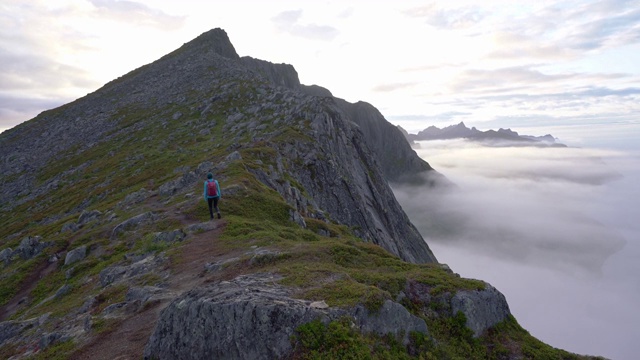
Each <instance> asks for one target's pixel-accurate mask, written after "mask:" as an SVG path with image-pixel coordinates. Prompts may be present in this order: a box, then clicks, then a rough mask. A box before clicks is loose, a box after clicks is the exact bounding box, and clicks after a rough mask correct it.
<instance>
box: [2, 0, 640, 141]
mask: <svg viewBox="0 0 640 360" xmlns="http://www.w3.org/2000/svg"><path fill="white" fill-rule="evenodd" d="M214 27H221V28H223V29H225V30H226V31H227V33H228V34H229V37H230V38H231V41H232V42H233V44H234V46H235V47H236V50H237V52H238V53H239V54H240V55H241V56H245V55H249V56H253V57H257V58H261V59H264V60H269V61H272V62H285V63H290V64H293V65H294V66H295V68H296V69H297V71H298V73H299V75H300V79H301V81H302V82H303V83H305V84H318V85H321V86H324V87H326V88H328V89H329V90H331V91H332V92H333V93H334V95H336V96H338V97H342V98H345V99H347V100H349V101H357V100H364V101H368V102H370V103H372V104H374V105H375V106H376V107H378V108H379V109H380V110H381V111H382V113H383V114H384V115H385V116H386V117H387V118H388V119H389V120H391V121H392V122H394V123H396V124H400V125H402V126H404V127H405V128H407V129H408V130H410V131H417V130H420V129H422V128H424V127H426V125H431V124H434V123H436V124H437V123H440V124H451V123H457V122H460V121H465V122H467V124H471V125H478V124H483V123H486V126H487V127H500V126H502V127H516V128H518V127H522V126H527V125H540V124H560V123H562V124H572V123H575V122H581V123H584V122H585V121H594V122H602V121H607V122H616V123H627V122H637V121H638V117H637V115H636V114H638V113H640V111H639V110H640V101H638V100H639V99H640V67H639V66H637V64H640V1H638V0H631V1H627V0H606V1H546V0H536V1H517V2H514V1H503V0H490V1H466V0H456V1H412V0H409V1H399V2H390V1H364V0H363V1H353V0H352V1H323V2H319V1H313V2H311V1H309V2H300V1H268V2H267V1H257V0H253V1H215V0H214V1H206V2H205V1H195V0H182V1H179V2H177V1H169V0H139V1H126V0H54V1H50V0H31V1H28V2H27V1H21V0H2V1H1V2H0V63H1V64H2V67H0V129H4V128H9V127H12V126H15V125H16V124H18V123H20V122H22V121H25V120H27V119H30V118H32V117H33V116H35V115H36V114H37V113H39V112H40V111H42V110H45V109H48V108H51V107H54V106H57V105H60V104H63V103H66V102H69V101H70V100H73V99H75V98H78V97H80V96H83V95H85V94H87V93H89V92H91V91H94V90H96V89H97V88H99V87H100V86H101V85H103V84H105V83H106V82H108V81H110V80H112V79H114V78H116V77H118V76H120V75H123V74H125V73H126V72H128V71H130V70H133V69H134V68H137V67H139V66H141V65H144V64H146V63H149V62H151V61H154V60H155V59H157V58H159V57H160V56H162V55H164V54H166V53H168V52H170V51H172V50H173V49H175V48H177V47H179V46H180V45H182V44H183V43H184V42H187V41H189V40H191V39H193V38H194V37H196V36H197V35H199V34H201V33H202V32H205V31H207V30H209V29H211V28H214Z"/></svg>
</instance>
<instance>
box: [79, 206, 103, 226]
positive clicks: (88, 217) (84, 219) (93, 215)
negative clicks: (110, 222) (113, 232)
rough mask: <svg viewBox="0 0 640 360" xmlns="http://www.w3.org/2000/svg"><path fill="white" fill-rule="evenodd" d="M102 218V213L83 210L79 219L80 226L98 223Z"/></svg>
mask: <svg viewBox="0 0 640 360" xmlns="http://www.w3.org/2000/svg"><path fill="white" fill-rule="evenodd" d="M100 216H102V212H100V211H98V210H92V211H86V210H83V211H82V213H81V214H80V217H78V225H84V224H87V223H90V222H92V221H96V220H98V219H99V218H100Z"/></svg>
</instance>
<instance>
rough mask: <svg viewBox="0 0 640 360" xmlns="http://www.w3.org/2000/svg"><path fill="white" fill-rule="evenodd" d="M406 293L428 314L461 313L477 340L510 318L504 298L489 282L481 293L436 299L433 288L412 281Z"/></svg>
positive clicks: (437, 297)
mask: <svg viewBox="0 0 640 360" xmlns="http://www.w3.org/2000/svg"><path fill="white" fill-rule="evenodd" d="M403 294H404V296H406V297H407V298H408V300H409V301H410V302H411V303H412V304H416V305H419V306H421V307H422V308H423V310H422V311H423V312H425V313H429V312H431V311H432V310H430V309H437V313H438V315H437V316H441V317H451V316H455V315H456V314H458V313H459V312H461V313H462V314H463V315H464V316H465V318H466V320H467V321H466V326H467V328H469V329H470V330H471V331H473V335H474V337H479V336H480V335H482V334H483V333H484V332H485V331H486V330H487V329H489V328H491V327H492V326H494V325H496V324H498V323H500V322H502V321H504V320H506V319H507V318H508V317H509V315H511V311H510V310H509V305H508V304H507V300H506V299H505V297H504V295H502V293H500V292H499V291H498V290H496V288H494V287H493V286H491V285H490V284H487V283H485V286H484V289H482V290H459V291H457V292H455V293H451V292H445V293H443V294H439V295H437V296H433V295H431V287H430V286H428V285H426V284H422V283H418V282H415V281H409V282H408V283H407V285H406V287H405V290H404V293H403Z"/></svg>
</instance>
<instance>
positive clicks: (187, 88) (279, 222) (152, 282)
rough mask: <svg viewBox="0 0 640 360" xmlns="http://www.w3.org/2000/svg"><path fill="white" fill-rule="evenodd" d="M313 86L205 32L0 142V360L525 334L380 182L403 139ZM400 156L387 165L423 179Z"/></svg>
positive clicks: (429, 349)
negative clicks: (216, 186)
mask: <svg viewBox="0 0 640 360" xmlns="http://www.w3.org/2000/svg"><path fill="white" fill-rule="evenodd" d="M310 94H312V95H310ZM329 95H330V93H328V91H326V90H324V89H322V88H320V87H314V86H302V85H300V84H299V83H298V82H297V75H296V74H295V70H294V69H293V68H292V67H291V66H289V65H275V64H269V63H266V62H262V61H259V60H255V59H250V58H242V59H241V58H239V57H238V55H237V54H236V52H235V50H234V49H233V46H232V45H231V43H230V42H229V40H228V38H227V36H226V34H225V33H224V31H222V30H220V29H215V30H212V31H209V32H207V33H205V34H203V35H201V36H200V37H198V38H196V39H195V40H193V41H191V42H189V43H187V44H185V45H184V46H182V47H181V48H179V49H177V50H176V51H174V52H172V53H170V54H168V55H166V56H164V57H163V58H161V59H159V60H158V61H156V62H154V63H152V64H149V65H146V66H143V67H141V68H139V69H137V70H134V71H132V72H131V73H129V74H127V75H125V76H123V77H121V78H119V79H116V80H114V81H112V82H110V83H108V84H106V85H105V86H104V87H103V88H101V89H99V90H98V91H96V92H94V93H92V94H90V95H87V96H86V97H84V98H81V99H78V100H76V101H74V102H73V103H70V104H67V105H65V106H62V107H60V108H57V109H52V110H49V111H46V112H44V113H42V114H40V115H39V116H38V117H36V118H35V119H33V120H31V121H28V122H26V123H24V124H22V125H20V126H18V127H16V128H14V129H11V130H9V131H6V132H4V133H3V134H2V135H0V154H2V159H1V161H0V174H1V175H0V196H1V200H2V202H1V205H0V239H1V241H2V242H1V245H0V260H2V261H1V263H0V266H2V272H1V273H0V321H1V322H0V355H2V357H4V358H11V357H13V358H23V357H27V356H30V355H33V354H38V356H41V357H42V358H47V357H50V356H53V355H55V356H62V357H67V358H72V359H85V358H92V359H113V358H118V357H122V358H140V357H141V356H142V355H143V354H144V356H145V357H147V358H162V359H165V358H167V359H172V358H175V359H178V358H179V359H187V358H202V357H203V356H211V355H212V354H218V355H220V356H228V357H229V358H242V359H259V358H273V357H290V356H298V355H299V356H305V354H312V353H320V354H325V355H326V356H331V354H333V355H335V354H337V353H336V352H339V351H344V349H343V346H342V345H341V344H342V343H340V344H336V343H333V345H332V342H331V341H327V339H331V338H332V337H333V336H338V337H339V338H340V339H344V336H347V337H348V338H349V339H351V340H350V341H351V342H350V343H351V344H352V345H354V346H352V347H350V348H349V350H348V351H350V353H349V354H342V353H340V354H342V355H344V356H351V357H352V358H359V357H361V355H363V354H370V353H371V351H374V352H375V351H379V350H380V349H394V350H393V351H396V352H397V353H396V355H397V356H404V357H412V356H413V357H418V356H422V357H443V356H444V357H468V356H470V354H477V353H478V352H481V353H483V354H487V356H489V355H490V353H491V352H492V351H493V350H491V349H494V348H496V346H498V345H500V344H502V343H503V342H505V341H506V342H507V343H508V344H512V343H513V342H519V343H522V342H523V341H524V340H522V339H530V336H529V337H527V336H528V334H526V332H524V330H522V329H520V328H519V327H517V324H516V323H515V321H514V320H513V319H512V317H511V316H510V314H509V309H508V306H507V304H506V301H505V299H504V297H503V296H502V295H501V294H500V293H499V292H497V291H496V290H495V289H493V288H492V287H491V286H490V285H488V284H485V283H484V282H481V281H477V280H468V279H461V278H460V277H459V276H457V275H456V274H454V273H453V272H451V270H449V269H448V268H447V267H446V266H445V265H440V264H437V262H436V259H435V257H434V256H433V254H432V253H431V251H430V250H429V247H428V246H427V244H426V243H425V242H424V240H423V239H422V237H421V235H420V234H419V233H418V232H417V230H416V229H415V227H414V226H413V225H412V224H411V223H410V221H409V220H408V218H407V216H406V215H405V214H404V212H403V211H402V209H401V208H400V206H399V205H398V203H397V201H396V200H395V198H394V196H393V193H392V192H391V190H390V188H389V186H388V184H387V178H389V174H391V173H389V174H387V178H385V173H386V171H387V170H384V171H383V169H384V168H387V167H389V169H393V166H395V165H394V164H393V162H391V161H389V159H390V158H391V157H392V155H393V152H392V151H388V152H380V151H378V150H372V144H376V143H381V144H383V146H385V147H386V146H388V147H390V148H392V149H396V150H397V149H400V148H401V147H402V145H399V144H396V140H395V135H393V136H388V137H384V136H380V134H383V133H384V131H386V130H385V129H386V127H387V125H386V124H387V123H386V122H384V121H383V120H384V119H382V117H381V116H379V113H378V112H377V111H375V109H373V108H372V107H371V106H369V105H366V104H347V103H345V102H343V101H341V100H339V99H334V98H333V97H331V96H329ZM378 122H382V123H383V124H382V125H380V124H378ZM398 134H400V133H399V132H398ZM385 141H386V142H385ZM405 145H406V143H405ZM407 146H408V145H407ZM394 151H395V150H394ZM398 151H399V152H398V153H399V154H401V156H402V157H403V159H402V161H399V162H403V161H405V160H406V163H404V164H402V166H401V167H398V168H395V169H396V171H399V172H403V171H406V173H407V174H414V173H416V172H420V171H422V170H416V169H427V168H426V167H425V163H420V162H418V161H413V160H407V159H410V158H411V156H412V154H411V152H403V151H404V150H398ZM381 154H384V155H385V156H386V157H388V158H384V157H381ZM413 155H415V154H413ZM405 156H406V157H407V158H406V159H405V158H404V157H405ZM427 171H428V170H427ZM209 172H212V173H213V174H214V175H215V177H216V178H217V179H218V180H219V182H220V184H221V188H222V193H223V197H222V198H221V201H220V208H221V210H222V214H223V218H222V219H221V220H218V219H216V220H211V221H209V214H208V209H207V205H206V203H205V202H204V201H203V199H202V191H203V187H202V181H203V180H204V178H205V176H206V174H207V173H209ZM496 326H502V328H499V327H498V328H496V329H498V330H495V329H494V328H495V327H496ZM500 329H502V330H500ZM494 335H495V336H494ZM478 337H481V338H483V339H484V340H483V341H485V342H486V343H487V344H490V345H487V346H485V345H483V344H484V343H482V342H478V341H476V340H474V339H475V338H478ZM460 341H462V342H464V343H465V344H467V345H466V346H462V347H459V346H457V345H459V344H460ZM527 341H529V340H527ZM398 344H401V345H398ZM449 344H450V345H449ZM334 345H335V347H332V346H334ZM474 347H475V348H474ZM341 349H342V350H341ZM372 349H377V350H372ZM470 349H471V350H470ZM500 349H501V348H500ZM509 349H516V348H515V347H510V348H509ZM545 349H546V348H545ZM512 353H513V356H514V357H517V356H520V355H522V352H521V351H520V352H518V351H517V349H516V350H513V351H512ZM510 354H511V353H510ZM342 355H340V356H342ZM336 356H338V355H336ZM393 356H395V355H393Z"/></svg>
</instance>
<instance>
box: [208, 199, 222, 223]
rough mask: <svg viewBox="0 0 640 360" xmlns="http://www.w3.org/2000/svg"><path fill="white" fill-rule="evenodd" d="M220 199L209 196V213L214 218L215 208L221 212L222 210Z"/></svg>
mask: <svg viewBox="0 0 640 360" xmlns="http://www.w3.org/2000/svg"><path fill="white" fill-rule="evenodd" d="M218 199H220V198H219V197H214V198H207V203H208V204H209V215H211V218H212V219H213V209H216V212H217V213H218V214H220V210H219V209H218Z"/></svg>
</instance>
